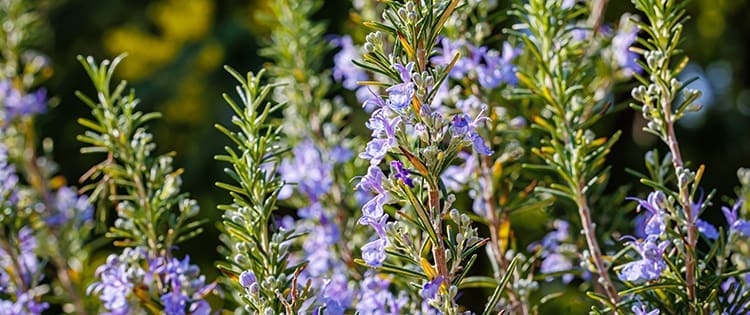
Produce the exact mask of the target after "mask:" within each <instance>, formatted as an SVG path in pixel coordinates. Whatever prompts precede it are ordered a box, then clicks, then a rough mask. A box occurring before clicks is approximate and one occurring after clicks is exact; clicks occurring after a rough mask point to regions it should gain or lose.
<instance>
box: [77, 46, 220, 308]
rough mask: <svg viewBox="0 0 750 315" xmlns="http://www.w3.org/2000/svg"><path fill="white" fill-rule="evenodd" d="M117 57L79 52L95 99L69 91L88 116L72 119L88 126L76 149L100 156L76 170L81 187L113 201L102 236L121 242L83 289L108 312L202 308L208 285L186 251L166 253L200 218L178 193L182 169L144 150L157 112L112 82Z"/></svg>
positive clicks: (191, 233)
mask: <svg viewBox="0 0 750 315" xmlns="http://www.w3.org/2000/svg"><path fill="white" fill-rule="evenodd" d="M122 58H123V56H119V57H117V58H115V59H114V60H112V61H111V62H110V61H108V60H105V61H103V62H102V63H101V64H97V63H95V61H94V60H93V58H90V57H89V58H85V59H84V58H83V57H79V61H80V62H81V64H82V65H83V67H84V69H85V70H86V72H87V73H88V74H89V77H91V80H92V82H93V84H94V87H95V88H96V91H97V98H96V101H93V100H92V99H90V98H89V97H87V96H85V95H84V94H83V93H77V96H78V97H79V98H80V99H81V100H82V101H83V102H84V103H85V104H86V105H88V106H89V107H90V108H91V113H92V116H93V118H94V120H89V119H86V118H81V119H79V120H78V122H79V123H80V124H81V125H83V126H84V127H86V128H88V130H87V131H86V132H85V133H84V134H83V135H80V136H79V137H78V139H79V141H81V142H83V143H86V144H88V145H89V146H87V147H84V148H82V149H81V152H82V153H105V154H106V155H107V158H106V159H105V160H104V161H102V162H100V163H98V164H96V165H95V166H93V167H92V168H91V170H90V171H89V172H88V173H87V174H86V175H84V179H89V180H92V181H94V182H93V183H91V184H89V185H88V186H86V187H84V190H92V198H94V199H97V200H101V199H104V198H105V197H106V200H108V201H111V202H113V203H115V204H114V206H115V209H116V211H117V219H116V220H115V225H114V227H111V228H110V229H109V232H108V233H107V236H109V237H112V238H115V239H116V241H115V244H116V245H120V246H126V247H129V248H127V249H126V250H125V251H124V252H123V253H122V254H120V255H117V254H112V255H110V256H109V258H108V259H107V263H106V264H105V265H102V266H100V267H99V268H97V271H96V276H97V278H98V280H99V281H97V282H95V283H94V284H92V285H91V286H89V288H88V293H89V294H95V295H97V296H98V297H99V299H100V300H101V301H102V304H103V306H104V308H105V309H106V310H107V311H109V312H112V313H115V314H120V313H123V312H125V313H127V312H143V311H145V310H150V311H152V312H164V313H166V314H186V313H187V312H193V313H196V314H208V312H209V311H210V307H209V306H208V303H207V302H206V301H205V300H204V298H205V297H206V295H208V294H210V293H211V292H212V291H213V288H214V285H211V284H209V285H206V284H205V283H204V279H203V276H201V275H200V273H199V271H198V269H197V267H196V266H193V265H190V264H189V258H185V259H184V260H176V259H175V258H174V257H172V250H174V249H175V246H176V245H177V244H179V243H180V242H182V241H184V240H186V239H188V238H190V237H193V236H196V235H198V234H199V233H200V232H201V228H200V225H201V222H200V221H195V220H193V219H192V218H193V217H195V216H196V215H197V214H198V211H199V208H198V204H197V202H196V201H195V200H193V199H190V198H188V195H187V194H185V193H181V192H180V185H181V179H180V174H181V173H182V170H181V169H178V170H175V169H173V168H172V157H171V155H169V154H165V155H157V156H154V155H152V152H153V150H154V149H156V145H155V144H154V143H153V136H152V135H151V133H149V132H148V131H147V129H146V125H145V124H146V123H147V122H148V121H150V120H152V119H155V118H158V117H159V114H158V113H143V112H140V111H138V110H137V109H136V106H137V104H138V100H137V99H136V98H135V94H134V92H133V91H131V92H130V93H129V94H124V92H125V88H126V84H125V82H121V83H120V84H118V85H117V86H116V87H115V88H114V90H113V89H112V86H111V81H112V77H113V74H114V70H115V68H116V67H117V64H119V62H120V61H121V60H122ZM100 204H103V205H104V207H103V208H102V209H100V211H108V210H109V209H108V208H107V207H106V205H109V204H108V203H106V202H104V203H100ZM157 301H158V302H157Z"/></svg>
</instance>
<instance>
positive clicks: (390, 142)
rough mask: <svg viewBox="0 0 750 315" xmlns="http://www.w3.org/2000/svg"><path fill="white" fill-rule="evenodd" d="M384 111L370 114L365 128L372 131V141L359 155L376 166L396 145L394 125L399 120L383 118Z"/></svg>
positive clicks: (399, 119) (379, 110)
mask: <svg viewBox="0 0 750 315" xmlns="http://www.w3.org/2000/svg"><path fill="white" fill-rule="evenodd" d="M385 115H386V109H385V108H381V109H378V110H376V111H375V112H373V113H372V116H371V117H370V119H369V120H368V121H367V124H366V126H367V128H369V129H370V130H372V136H373V139H372V140H370V142H368V143H367V146H366V148H365V151H364V152H362V153H360V154H359V157H360V158H363V159H366V160H370V164H373V165H377V164H380V161H382V160H383V158H384V157H385V155H386V154H387V153H388V150H389V149H390V148H392V147H395V146H396V145H397V140H396V125H397V124H398V123H399V122H401V118H399V117H396V118H393V119H388V118H386V117H385Z"/></svg>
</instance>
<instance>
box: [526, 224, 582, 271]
mask: <svg viewBox="0 0 750 315" xmlns="http://www.w3.org/2000/svg"><path fill="white" fill-rule="evenodd" d="M553 226H554V228H555V229H554V230H552V231H550V232H549V233H547V235H545V236H544V237H543V238H542V240H541V241H540V242H535V243H532V244H531V245H529V251H534V250H535V249H537V248H539V249H538V250H540V251H541V252H540V254H541V258H542V264H541V266H540V268H539V272H541V273H542V274H558V273H563V272H566V271H568V272H569V271H572V270H573V266H574V261H573V259H572V258H571V256H573V257H575V256H574V255H575V254H576V249H575V246H573V245H572V244H569V239H570V234H569V232H568V229H569V228H570V224H569V223H568V222H567V221H564V220H555V221H554V222H553ZM552 279H553V278H552V277H547V281H551V280H552ZM562 279H563V282H564V283H569V282H570V281H572V280H573V274H572V273H564V274H563V275H562Z"/></svg>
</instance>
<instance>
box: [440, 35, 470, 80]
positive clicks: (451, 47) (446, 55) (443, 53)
mask: <svg viewBox="0 0 750 315" xmlns="http://www.w3.org/2000/svg"><path fill="white" fill-rule="evenodd" d="M440 43H441V46H440V47H438V49H437V51H438V54H437V55H435V56H434V57H432V58H431V59H430V61H431V62H432V63H433V64H435V65H445V66H447V65H449V64H450V63H451V61H453V58H454V57H455V56H456V54H457V53H459V49H461V48H462V47H471V45H470V44H467V43H466V41H464V40H462V39H459V40H457V41H455V42H452V41H451V40H450V39H448V38H447V37H443V38H441V39H440ZM472 61H473V60H472V59H469V58H466V57H460V58H458V60H457V61H456V64H454V65H453V68H451V71H450V73H449V75H450V77H451V78H454V79H461V78H463V77H464V76H466V73H468V72H469V70H472V69H473V68H474V62H472Z"/></svg>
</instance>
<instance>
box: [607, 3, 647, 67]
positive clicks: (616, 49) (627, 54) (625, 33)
mask: <svg viewBox="0 0 750 315" xmlns="http://www.w3.org/2000/svg"><path fill="white" fill-rule="evenodd" d="M639 31H640V28H639V27H638V26H637V25H635V24H633V23H631V22H630V16H629V15H623V16H622V18H621V19H620V28H619V29H618V30H617V32H616V33H615V36H614V37H613V38H612V50H613V53H614V59H615V61H616V62H617V64H618V65H619V66H620V67H622V69H623V71H624V72H625V75H626V76H627V77H630V76H632V75H633V73H639V72H641V71H642V69H641V66H640V65H638V63H637V62H636V61H637V60H638V54H636V53H635V52H632V51H630V47H631V46H633V44H634V43H635V42H636V40H637V39H638V32H639Z"/></svg>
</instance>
